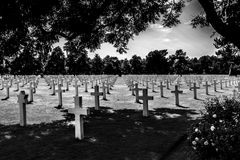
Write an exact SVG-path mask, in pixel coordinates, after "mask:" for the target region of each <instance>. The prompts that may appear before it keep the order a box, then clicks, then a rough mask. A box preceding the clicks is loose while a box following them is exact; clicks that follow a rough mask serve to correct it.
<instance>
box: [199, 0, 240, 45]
mask: <svg viewBox="0 0 240 160" xmlns="http://www.w3.org/2000/svg"><path fill="white" fill-rule="evenodd" d="M198 1H199V3H200V4H201V6H202V7H203V9H204V11H205V12H206V18H207V21H208V22H209V23H210V24H211V25H212V27H213V28H214V29H215V30H216V31H217V32H218V33H219V34H221V35H222V36H223V37H225V38H226V39H227V40H229V41H230V42H232V43H233V44H234V45H236V46H237V47H238V48H239V49H240V41H239V35H240V28H239V26H237V25H228V24H226V23H224V22H223V21H222V19H221V18H220V17H219V15H218V14H217V12H216V10H215V8H214V2H213V0H198Z"/></svg>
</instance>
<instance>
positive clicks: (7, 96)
mask: <svg viewBox="0 0 240 160" xmlns="http://www.w3.org/2000/svg"><path fill="white" fill-rule="evenodd" d="M5 88H6V97H5V98H3V99H2V100H7V99H9V88H10V87H9V85H8V83H7V84H6V85H5Z"/></svg>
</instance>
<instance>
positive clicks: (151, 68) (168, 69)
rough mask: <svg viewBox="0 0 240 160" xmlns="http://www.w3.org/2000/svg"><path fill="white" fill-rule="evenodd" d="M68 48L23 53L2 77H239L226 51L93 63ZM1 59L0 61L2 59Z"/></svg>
mask: <svg viewBox="0 0 240 160" xmlns="http://www.w3.org/2000/svg"><path fill="white" fill-rule="evenodd" d="M72 46H73V45H66V46H65V47H64V50H65V51H66V53H67V54H64V52H63V51H62V49H61V48H60V47H55V48H54V49H53V51H52V52H51V54H45V56H44V54H39V55H41V56H39V55H38V54H35V53H34V52H32V51H31V49H28V48H26V49H24V50H23V51H22V53H20V54H18V55H17V56H16V57H14V58H12V59H8V60H6V59H5V60H4V61H3V62H4V63H2V65H1V67H0V71H1V74H14V75H17V74H23V75H30V74H54V75H55V74H56V75H58V74H74V75H77V74H118V75H122V74H229V71H230V70H231V74H238V73H240V56H239V55H238V54H236V53H233V50H232V49H231V48H227V47H225V48H224V50H223V49H221V50H219V51H217V52H216V55H212V56H209V55H205V56H202V57H200V58H189V57H188V56H187V55H186V52H184V51H183V50H182V49H179V50H176V52H175V54H173V55H169V56H168V51H167V50H155V51H151V52H149V53H148V55H147V56H146V57H145V58H141V57H140V56H137V55H134V56H132V58H131V59H129V60H128V59H124V60H119V59H118V58H117V57H112V56H109V55H108V56H106V57H104V58H103V59H102V58H101V57H100V56H99V55H98V54H96V55H95V57H93V58H92V59H91V58H89V57H88V54H87V51H86V50H84V49H82V50H81V49H76V48H75V47H72ZM0 58H1V57H0Z"/></svg>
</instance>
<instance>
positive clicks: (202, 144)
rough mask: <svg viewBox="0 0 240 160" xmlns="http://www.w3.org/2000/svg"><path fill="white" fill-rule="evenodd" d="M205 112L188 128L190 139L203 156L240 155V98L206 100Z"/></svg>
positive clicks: (230, 159)
mask: <svg viewBox="0 0 240 160" xmlns="http://www.w3.org/2000/svg"><path fill="white" fill-rule="evenodd" d="M204 106H205V109H206V112H204V113H203V117H202V118H201V119H200V121H198V122H197V123H195V124H193V125H192V127H191V128H190V130H189V137H188V140H189V143H190V145H191V147H192V148H193V150H195V152H197V154H199V156H200V157H201V159H206V160H207V159H211V160H213V159H218V160H234V159H239V157H240V122H239V121H240V100H239V99H235V98H229V97H221V98H212V99H208V100H207V101H205V102H204Z"/></svg>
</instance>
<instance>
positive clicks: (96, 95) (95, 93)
mask: <svg viewBox="0 0 240 160" xmlns="http://www.w3.org/2000/svg"><path fill="white" fill-rule="evenodd" d="M91 95H92V96H94V97H95V109H96V110H99V107H100V104H99V103H100V102H99V96H102V95H103V92H99V86H98V85H96V86H95V88H94V92H92V93H91Z"/></svg>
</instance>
